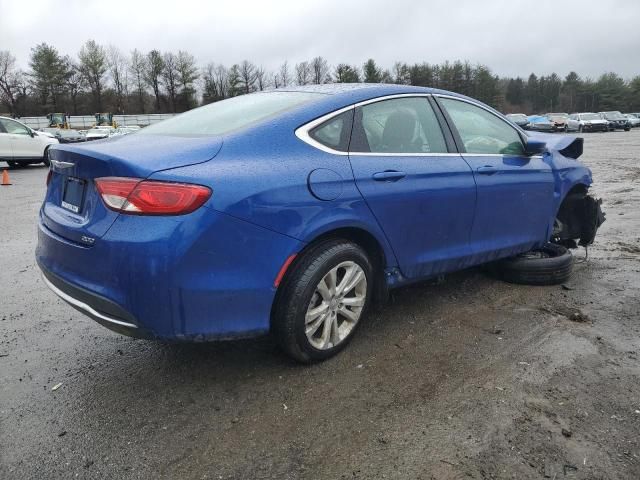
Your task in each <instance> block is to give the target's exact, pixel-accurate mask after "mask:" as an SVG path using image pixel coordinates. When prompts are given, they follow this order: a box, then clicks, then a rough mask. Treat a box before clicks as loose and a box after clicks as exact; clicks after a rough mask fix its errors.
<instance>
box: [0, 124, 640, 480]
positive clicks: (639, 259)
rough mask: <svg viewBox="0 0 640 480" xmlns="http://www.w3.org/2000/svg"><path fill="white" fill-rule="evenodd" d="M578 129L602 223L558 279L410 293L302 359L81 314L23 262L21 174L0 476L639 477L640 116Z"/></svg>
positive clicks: (4, 278)
mask: <svg viewBox="0 0 640 480" xmlns="http://www.w3.org/2000/svg"><path fill="white" fill-rule="evenodd" d="M585 142H586V143H585V154H584V156H583V161H584V162H585V163H586V164H587V165H589V166H590V167H591V168H592V169H593V172H594V178H595V185H594V190H595V192H596V193H597V195H599V196H602V197H604V205H603V207H604V209H605V211H606V213H607V221H606V222H605V224H604V225H603V226H602V228H601V229H600V233H599V236H598V237H597V238H596V244H595V245H593V247H592V248H590V249H589V259H588V261H586V262H582V263H578V264H576V266H575V274H574V277H573V278H572V280H571V281H570V282H569V283H568V284H567V285H566V286H565V287H561V286H557V287H527V286H517V285H509V284H505V283H502V282H499V281H496V280H493V279H491V278H488V277H487V276H485V275H484V274H483V273H482V272H481V271H479V270H477V269H471V270H467V271H464V272H461V273H457V274H454V275H450V276H447V277H446V278H445V279H444V281H443V282H440V283H434V282H430V283H426V284H422V285H418V286H414V287H410V288H404V289H402V290H399V291H397V292H396V293H395V294H394V298H393V303H392V304H390V305H388V306H385V307H384V308H382V309H379V310H377V311H375V312H372V314H371V316H370V317H369V318H368V320H367V323H366V325H363V328H362V329H361V330H360V331H359V332H358V335H357V338H355V339H354V341H353V342H352V343H351V345H350V346H349V348H348V349H347V350H345V351H344V352H343V353H342V354H340V355H339V356H338V357H337V358H335V359H333V360H331V361H328V362H325V363H323V364H320V365H315V366H311V367H302V366H298V365H295V364H293V363H292V362H290V361H289V360H288V359H287V358H286V357H284V355H282V354H280V353H279V351H278V350H277V349H276V348H275V346H274V344H273V343H272V342H271V341H270V340H269V339H267V338H265V339H259V340H253V341H242V342H228V343H218V344H198V345H162V344H157V343H152V342H147V341H141V340H133V339H129V338H125V337H122V336H119V335H117V334H114V333H111V332H110V331H108V330H106V329H104V328H102V327H101V326H99V325H98V324H96V323H94V322H93V321H91V320H89V319H87V318H85V317H83V316H82V315H81V314H80V313H77V312H76V311H75V310H73V309H71V307H69V306H67V305H66V304H64V303H63V302H62V301H60V300H58V299H57V298H56V297H55V296H54V294H53V293H51V292H49V291H48V289H47V288H46V287H45V286H44V284H43V282H42V280H41V279H40V275H39V273H38V269H37V267H36V266H35V264H34V257H33V251H34V248H35V239H36V220H35V219H36V215H37V211H38V208H39V206H40V202H41V199H42V197H43V194H44V190H45V186H44V181H45V176H46V169H45V168H43V167H36V166H34V167H29V168H26V169H21V170H12V171H11V172H10V173H11V179H12V182H13V184H14V185H13V186H10V187H1V188H0V202H1V203H2V215H0V239H1V244H2V250H1V251H0V265H1V268H0V292H1V294H0V298H1V303H0V307H1V309H2V310H1V312H0V478H2V479H7V480H8V479H45V478H47V479H53V478H62V479H69V478H105V479H106V478H108V479H115V478H122V479H137V478H140V479H156V478H185V479H186V478H194V479H220V478H233V479H261V478H277V479H325V478H327V479H338V478H345V479H346V478H348V479H377V478H388V479H395V478H398V479H414V478H416V479H418V478H420V479H430V478H435V479H458V478H473V479H481V478H515V479H529V478H535V479H537V478H545V477H546V478H551V479H553V478H556V479H561V478H580V479H638V478H640V448H639V447H640V381H639V380H640V338H639V333H640V313H639V312H640V273H639V272H640V189H639V188H638V186H639V184H640V159H639V153H640V129H636V130H634V131H632V132H615V133H605V134H586V135H585ZM575 256H576V258H577V260H578V261H581V260H582V259H583V258H584V250H582V251H576V252H575ZM88 267H89V266H88ZM576 313H578V315H575V314H576ZM576 317H578V318H579V319H580V320H581V321H574V320H575V318H576ZM572 319H573V320H572ZM60 383H61V384H62V385H61V386H60V387H59V388H57V389H56V390H53V387H54V386H55V385H57V384H60Z"/></svg>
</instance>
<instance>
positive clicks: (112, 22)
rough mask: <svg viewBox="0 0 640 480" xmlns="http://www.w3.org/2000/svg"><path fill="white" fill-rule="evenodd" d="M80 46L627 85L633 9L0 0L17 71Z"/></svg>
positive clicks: (636, 43)
mask: <svg viewBox="0 0 640 480" xmlns="http://www.w3.org/2000/svg"><path fill="white" fill-rule="evenodd" d="M90 38H92V39H94V40H96V41H97V42H99V43H101V44H104V45H108V44H113V45H116V46H117V47H119V48H121V49H122V50H123V51H129V50H132V49H133V48H134V47H137V48H138V49H140V50H142V51H144V52H146V51H149V50H151V49H153V48H156V49H159V50H162V51H167V50H173V51H177V50H187V51H189V52H191V53H192V54H193V55H195V57H196V58H197V60H198V62H199V63H200V64H206V63H208V62H216V63H223V64H225V65H231V64H233V63H236V62H240V61H242V60H243V59H249V60H251V61H253V62H254V63H256V64H258V65H262V66H263V67H264V68H266V69H267V70H269V69H275V68H277V66H278V65H279V64H280V63H281V62H282V61H283V60H285V59H286V60H288V61H289V63H290V64H294V63H296V62H299V61H301V60H305V59H310V58H312V57H314V56H316V55H322V56H324V57H325V58H327V59H328V60H329V62H330V63H331V64H332V65H335V64H337V63H340V62H346V63H351V64H356V65H361V64H362V63H363V62H364V61H365V60H366V59H367V58H369V57H372V58H374V59H375V60H376V61H377V62H378V63H379V64H382V65H383V66H386V67H391V66H392V65H393V62H394V61H396V60H403V61H406V62H410V63H411V62H416V61H427V62H430V63H437V62H442V61H444V60H455V59H461V60H469V61H471V62H472V63H476V62H479V63H484V64H486V65H488V66H489V67H491V68H492V69H493V71H494V72H495V73H498V74H500V75H511V76H516V75H520V76H527V75H528V74H529V73H531V72H532V71H534V72H536V73H538V74H548V73H551V72H554V71H555V72H557V73H558V74H560V75H565V74H566V73H568V72H569V71H571V70H575V71H577V72H578V73H579V74H580V75H583V76H590V77H597V76H598V75H600V74H601V73H603V72H607V71H615V72H618V73H619V74H621V75H622V76H624V77H625V78H630V77H632V76H634V75H638V74H640V1H638V0H601V1H597V2H596V1H594V0H582V1H573V0H563V1H551V0H526V1H519V0H510V1H509V0H504V1H501V0H476V1H472V0H434V1H417V0H414V1H408V0H392V1H382V0H368V1H366V0H354V1H350V0H313V1H304V0H283V1H276V0H272V1H270V0H261V1H254V0H236V1H222V0H217V1H201V2H196V1H191V0H179V1H175V2H168V1H166V2H165V1H160V0H155V1H141V0H128V1H119V0H100V1H94V0H55V1H47V0H38V1H28V2H20V1H15V0H0V50H5V49H8V50H10V51H11V52H12V53H13V54H14V55H15V56H16V57H17V58H18V62H19V64H20V65H21V66H22V67H23V68H24V67H26V66H27V65H28V59H29V52H30V49H31V47H33V46H34V45H36V44H38V43H40V42H46V43H49V44H51V45H54V46H55V47H56V48H58V50H59V51H60V52H61V53H63V54H69V55H72V56H74V57H75V56H76V54H77V52H78V50H79V48H80V45H81V44H82V43H83V42H84V41H85V40H87V39H90Z"/></svg>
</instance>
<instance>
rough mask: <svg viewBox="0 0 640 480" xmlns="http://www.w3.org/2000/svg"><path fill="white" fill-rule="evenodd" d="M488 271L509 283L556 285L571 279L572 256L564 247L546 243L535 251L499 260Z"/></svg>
mask: <svg viewBox="0 0 640 480" xmlns="http://www.w3.org/2000/svg"><path fill="white" fill-rule="evenodd" d="M490 270H491V272H492V273H493V274H495V275H496V276H498V277H499V278H501V279H502V280H504V281H506V282H509V283H518V284H523V285H558V284H560V283H564V282H566V281H567V280H569V278H570V277H571V272H572V270H573V256H572V255H571V252H570V251H569V250H568V249H567V248H566V247H563V246H562V245H556V244H555V243H547V244H546V245H544V246H543V247H542V248H539V249H537V250H533V251H531V252H527V253H525V254H522V255H518V256H515V257H511V258H506V259H504V260H499V261H497V262H495V263H493V264H492V265H491V269H490Z"/></svg>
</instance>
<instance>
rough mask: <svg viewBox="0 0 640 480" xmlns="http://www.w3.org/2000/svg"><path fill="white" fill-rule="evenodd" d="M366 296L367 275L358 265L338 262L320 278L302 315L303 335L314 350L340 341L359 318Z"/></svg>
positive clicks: (330, 346)
mask: <svg viewBox="0 0 640 480" xmlns="http://www.w3.org/2000/svg"><path fill="white" fill-rule="evenodd" d="M366 299H367V277H366V275H365V273H364V270H363V269H362V267H360V265H358V264H357V263H355V262H353V261H346V262H342V263H340V264H339V265H337V266H336V267H333V268H332V269H331V270H329V272H328V273H327V274H326V275H325V276H324V277H322V279H321V280H320V282H319V283H318V285H317V286H316V289H315V291H314V292H313V295H312V297H311V301H310V302H309V306H308V308H307V312H306V315H305V334H306V336H307V339H308V340H309V343H310V344H311V345H312V346H313V347H314V348H317V349H318V350H327V349H329V348H333V347H335V346H337V345H339V344H340V343H342V342H343V341H344V340H345V339H346V338H347V337H348V336H349V334H350V333H351V332H352V331H353V329H354V327H355V326H356V324H357V323H358V320H360V315H361V314H362V309H363V308H364V306H365V304H366Z"/></svg>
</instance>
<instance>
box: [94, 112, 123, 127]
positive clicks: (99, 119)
mask: <svg viewBox="0 0 640 480" xmlns="http://www.w3.org/2000/svg"><path fill="white" fill-rule="evenodd" d="M95 117H96V127H102V126H104V127H113V128H118V125H117V124H116V122H115V120H114V119H113V113H109V112H107V113H96V115H95Z"/></svg>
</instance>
